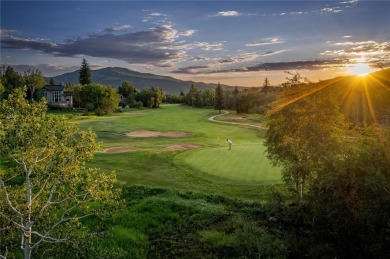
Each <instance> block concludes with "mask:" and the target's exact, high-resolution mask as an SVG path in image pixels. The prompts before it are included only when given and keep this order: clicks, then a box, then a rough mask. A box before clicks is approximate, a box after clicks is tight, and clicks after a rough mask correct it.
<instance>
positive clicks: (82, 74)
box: [79, 58, 92, 85]
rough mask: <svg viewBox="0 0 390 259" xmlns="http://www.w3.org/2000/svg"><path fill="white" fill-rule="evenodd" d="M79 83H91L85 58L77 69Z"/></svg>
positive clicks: (89, 71)
mask: <svg viewBox="0 0 390 259" xmlns="http://www.w3.org/2000/svg"><path fill="white" fill-rule="evenodd" d="M79 83H80V84H81V85H88V84H90V83H92V79H91V69H90V68H89V64H88V62H87V61H86V60H85V58H83V62H82V63H81V68H80V71H79Z"/></svg>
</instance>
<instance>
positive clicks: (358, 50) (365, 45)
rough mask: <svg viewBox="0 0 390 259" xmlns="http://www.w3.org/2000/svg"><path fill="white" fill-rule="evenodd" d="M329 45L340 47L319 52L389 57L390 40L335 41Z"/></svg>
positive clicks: (349, 55)
mask: <svg viewBox="0 0 390 259" xmlns="http://www.w3.org/2000/svg"><path fill="white" fill-rule="evenodd" d="M330 45H331V46H335V47H341V48H342V49H333V50H326V51H324V52H322V53H321V55H323V56H345V57H352V56H362V57H363V56H364V57H370V56H371V57H375V56H376V57H382V58H386V57H387V58H389V56H390V42H377V41H372V40H370V41H360V42H352V41H347V42H337V43H331V44H330Z"/></svg>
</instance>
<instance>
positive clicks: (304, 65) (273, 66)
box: [172, 59, 349, 74]
mask: <svg viewBox="0 0 390 259" xmlns="http://www.w3.org/2000/svg"><path fill="white" fill-rule="evenodd" d="M348 63H349V61H348V60H347V59H334V60H308V61H291V62H274V63H262V64H257V65H253V66H240V67H237V68H230V69H220V70H211V69H210V68H212V66H199V67H184V68H180V69H178V70H176V71H172V73H182V74H215V73H235V72H238V73H240V72H258V71H271V70H273V71H275V70H279V71H283V70H302V69H305V70H320V69H324V68H331V67H342V66H345V64H348Z"/></svg>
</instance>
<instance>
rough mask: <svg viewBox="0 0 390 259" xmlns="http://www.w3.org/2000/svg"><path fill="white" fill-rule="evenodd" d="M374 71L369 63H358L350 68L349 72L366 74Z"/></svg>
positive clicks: (360, 74) (358, 74)
mask: <svg viewBox="0 0 390 259" xmlns="http://www.w3.org/2000/svg"><path fill="white" fill-rule="evenodd" d="M373 71H374V70H373V69H372V68H370V67H369V66H368V65H367V64H357V65H356V66H354V67H352V68H351V69H350V70H349V73H350V74H352V75H357V76H365V75H367V74H369V73H371V72H373Z"/></svg>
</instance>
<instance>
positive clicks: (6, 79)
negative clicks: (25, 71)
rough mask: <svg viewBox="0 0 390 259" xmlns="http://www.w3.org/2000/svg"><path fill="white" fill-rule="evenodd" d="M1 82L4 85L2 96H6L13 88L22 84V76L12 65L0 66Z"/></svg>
mask: <svg viewBox="0 0 390 259" xmlns="http://www.w3.org/2000/svg"><path fill="white" fill-rule="evenodd" d="M1 74H2V82H3V86H4V93H3V96H4V98H7V97H8V95H9V94H11V93H12V92H13V91H14V89H16V88H18V87H23V86H24V78H23V76H22V75H21V74H19V73H18V72H16V71H15V70H14V69H13V68H12V67H10V66H7V68H4V67H3V68H2V70H1Z"/></svg>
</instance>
